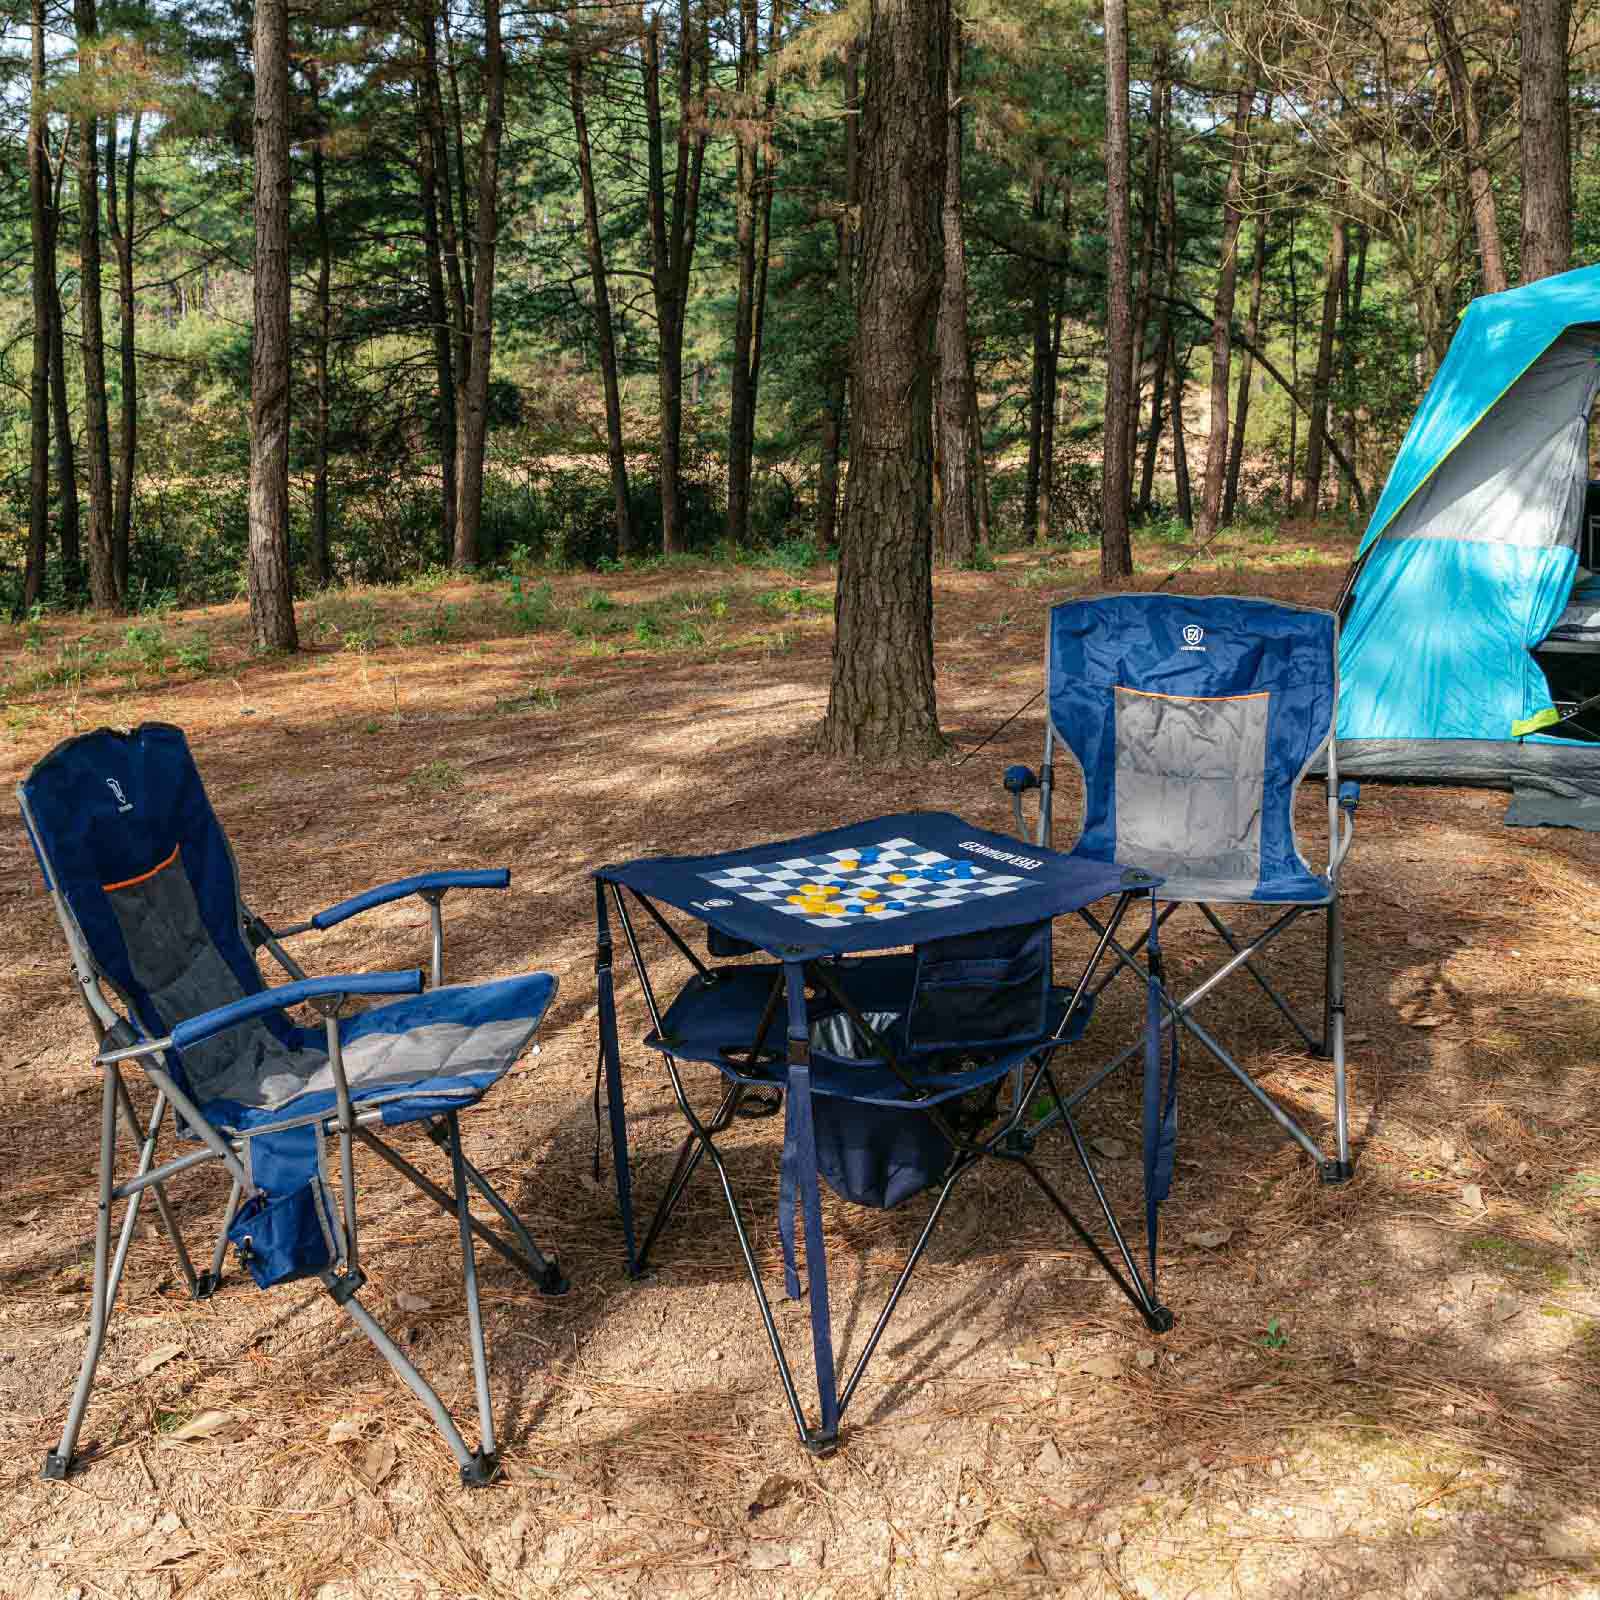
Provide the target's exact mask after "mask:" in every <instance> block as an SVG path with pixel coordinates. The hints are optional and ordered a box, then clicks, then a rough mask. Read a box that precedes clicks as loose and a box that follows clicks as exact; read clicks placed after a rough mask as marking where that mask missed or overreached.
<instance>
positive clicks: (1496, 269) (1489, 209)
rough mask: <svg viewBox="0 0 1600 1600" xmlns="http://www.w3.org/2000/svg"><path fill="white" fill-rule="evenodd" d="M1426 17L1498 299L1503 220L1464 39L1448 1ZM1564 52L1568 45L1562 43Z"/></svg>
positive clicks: (1481, 265) (1482, 269)
mask: <svg viewBox="0 0 1600 1600" xmlns="http://www.w3.org/2000/svg"><path fill="white" fill-rule="evenodd" d="M1428 14H1429V16H1430V17H1431V18H1432V21H1433V31H1434V35H1435V37H1436V38H1437V39H1438V41H1439V54H1440V55H1441V56H1442V57H1443V58H1444V70H1445V72H1446V74H1447V75H1448V77H1449V79H1450V98H1451V99H1452V100H1453V101H1454V102H1455V107H1456V116H1457V118H1458V119H1459V121H1460V126H1461V165H1462V168H1463V170H1464V173H1465V176H1466V183H1467V204H1468V208H1469V210H1470V211H1471V213H1472V231H1473V234H1474V236H1475V237H1476V239H1477V242H1478V271H1479V273H1480V275H1481V277H1482V279H1483V292H1484V293H1485V294H1499V293H1500V291H1501V290H1502V289H1505V288H1507V287H1509V284H1510V280H1509V279H1508V278H1507V277H1506V259H1505V252H1504V251H1503V250H1502V249H1501V246H1500V218H1499V215H1498V214H1497V212H1496V211H1495V204H1494V183H1493V180H1492V179H1491V177H1490V175H1489V163H1488V161H1487V160H1486V159H1485V157H1484V151H1483V129H1482V126H1481V124H1480V122H1479V118H1478V100H1477V95H1476V93H1475V92H1474V89H1473V85H1472V79H1471V77H1470V76H1469V75H1468V72H1467V62H1466V57H1465V55H1464V54H1463V52H1462V49H1461V40H1460V39H1459V38H1458V37H1457V35H1456V30H1455V23H1454V22H1453V21H1452V20H1451V16H1450V3H1449V0H1429V4H1428ZM1563 48H1565V41H1563Z"/></svg>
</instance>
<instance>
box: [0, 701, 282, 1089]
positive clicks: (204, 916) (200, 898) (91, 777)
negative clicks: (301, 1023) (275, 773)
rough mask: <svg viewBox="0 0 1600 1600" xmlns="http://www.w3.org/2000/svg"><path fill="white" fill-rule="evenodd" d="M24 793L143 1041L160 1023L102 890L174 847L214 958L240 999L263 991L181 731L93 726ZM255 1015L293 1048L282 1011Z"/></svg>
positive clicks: (216, 830)
mask: <svg viewBox="0 0 1600 1600" xmlns="http://www.w3.org/2000/svg"><path fill="white" fill-rule="evenodd" d="M22 791H23V794H24V795H25V797H26V799H27V802H28V807H29V809H30V811H31V812H32V814H33V819H34V824H35V826H36V827H37V828H38V831H39V839H38V841H37V842H38V845H39V847H40V848H41V849H42V850H43V852H44V854H45V856H46V857H47V858H48V860H49V861H50V863H51V867H52V869H53V871H54V875H55V879H56V883H57V886H58V887H59V889H60V891H61V893H62V894H63V896H64V897H65V898H66V901H67V904H68V906H69V907H70V908H71V910H72V914H73V917H74V918H75V919H76V921H77V924H78V926H79V928H80V929H81V930H82V932H83V936H84V938H85V939H86V940H87V941H88V945H89V950H90V953H91V954H92V955H93V957H94V960H95V963H96V965H97V966H98V967H99V968H100V970H101V971H102V972H103V973H105V975H106V977H107V978H109V979H110V980H111V982H112V983H113V984H115V985H116V987H117V988H118V990H119V991H120V992H121V993H122V994H123V995H124V996H126V998H127V1000H128V1003H129V1005H130V1006H131V1007H132V1010H133V1014H134V1019H135V1020H136V1021H137V1022H138V1023H139V1025H140V1027H142V1028H143V1029H144V1030H145V1032H146V1034H147V1035H148V1036H149V1037H150V1038H152V1039H156V1038H160V1037H161V1036H162V1035H163V1034H165V1033H166V1032H167V1023H166V1020H165V1019H163V1018H162V1017H161V1016H160V1015H159V1014H158V1013H157V1011H156V1009H155V1007H154V1005H153V1004H152V1002H151V999H150V996H149V994H148V993H147V992H146V990H145V989H144V987H143V985H142V984H140V983H139V981H138V980H137V979H136V978H135V977H134V974H133V969H132V966H131V964H130V962H129V959H128V949H127V946H126V944H125V943H124V941H123V937H122V931H121V929H120V927H119V926H118V924H117V918H116V913H115V911H113V909H112V907H111V903H110V901H109V899H108V898H107V895H106V890H105V887H104V886H105V885H107V884H118V883H125V882H127V881H129V880H130V879H134V878H139V877H142V876H143V875H145V874H146V873H148V872H150V871H152V870H153V869H154V868H157V867H159V866H160V865H161V863H163V862H164V861H166V860H167V859H168V857H170V856H171V854H172V852H173V850H174V849H175V848H176V849H177V851H178V853H179V854H178V860H179V862H180V863H181V865H182V868H183V870H184V872H185V873H186V874H187V876H188V879H189V882H190V885H191V887H192V888H193V890H194V896H195V900H196V903H197V904H198V906H199V909H200V916H201V920H202V922H203V923H204V924H205V927H206V931H207V932H208V933H209V934H210V936H211V939H212V942H213V943H214V944H215V946H216V948H217V951H218V953H219V954H220V955H221V956H222V958H223V960H224V961H225V962H226V963H227V965H228V967H229V968H230V969H231V970H232V972H233V975H234V976H235V977H236V978H237V979H238V980H239V983H240V985H241V987H242V988H243V989H244V991H245V993H246V994H254V993H257V992H258V991H259V990H260V989H262V988H263V984H262V981H261V973H260V971H259V969H258V968H257V966H256V963H255V958H254V956H253V955H252V954H251V952H250V949H249V946H248V945H247V944H246V942H245V939H244V934H243V932H242V930H241V928H240V919H239V883H238V877H237V875H236V873H235V871H234V865H233V857H232V855H231V854H230V852H229V850H228V843H227V839H226V838H225V836H224V835H223V832H222V828H221V826H220V825H219V824H218V822H217V818H216V814H215V813H214V812H213V811H212V809H211V802H210V801H209V800H208V799H207V798H206V791H205V786H204V785H203V784H202V783H201V781H200V774H199V773H198V772H197V771H196V770H195V764H194V758H193V757H192V756H191V755H190V754H189V746H188V743H187V742H186V741H185V739H184V737H183V734H182V732H181V731H180V730H179V729H177V728H174V727H172V726H170V725H169V724H167V723H161V722H147V723H144V724H142V725H141V726H140V727H138V728H135V729H134V730H133V731H132V732H131V733H120V732H118V731H117V730H115V729H112V728H101V729H98V730H97V731H96V732H94V733H86V734H81V735H79V736H78V737H77V738H74V739H69V740H67V741H66V742H65V743H63V744H59V745H57V746H56V748H55V749H54V750H52V751H51V752H50V753H49V754H48V755H47V756H45V757H44V759H43V760H42V761H40V762H39V764H38V765H37V766H36V767H35V768H34V769H33V771H32V772H31V773H29V774H28V777H27V778H26V779H25V780H24V782H23V784H22ZM46 881H47V882H48V881H49V879H48V875H47V878H46ZM262 1022H263V1025H264V1026H265V1027H267V1028H269V1029H271V1030H272V1032H273V1033H275V1034H277V1035H278V1037H279V1038H280V1039H282V1040H283V1041H284V1043H286V1044H292V1043H293V1041H294V1035H295V1030H294V1028H293V1026H292V1024H290V1023H289V1022H288V1021H286V1020H285V1019H284V1018H283V1017H282V1016H279V1015H277V1014H271V1013H269V1014H268V1015H266V1016H265V1017H263V1018H262ZM173 1065H174V1066H175V1067H176V1068H177V1069H178V1076H179V1081H180V1082H185V1080H184V1079H183V1076H182V1071H181V1063H179V1062H177V1060H176V1058H173ZM185 1086H186V1087H187V1084H186V1083H185Z"/></svg>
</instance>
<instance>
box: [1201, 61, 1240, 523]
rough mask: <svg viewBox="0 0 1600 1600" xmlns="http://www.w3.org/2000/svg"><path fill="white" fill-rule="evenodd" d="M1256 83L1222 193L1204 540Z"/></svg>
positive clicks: (1221, 483)
mask: <svg viewBox="0 0 1600 1600" xmlns="http://www.w3.org/2000/svg"><path fill="white" fill-rule="evenodd" d="M1254 98H1255V83H1254V81H1251V82H1248V83H1246V84H1244V85H1242V86H1241V88H1240V90H1239V95H1238V99H1237V100H1236V101H1235V102H1234V108H1233V156H1232V159H1231V160H1230V161H1229V163H1228V182H1227V186H1226V188H1225V189H1224V190H1223V194H1222V259H1221V262H1220V263H1219V265H1218V268H1217V293H1216V298H1215V300H1214V301H1213V302H1212V313H1211V421H1210V428H1209V430H1208V433H1207V438H1206V475H1205V483H1204V486H1203V488H1202V490H1201V494H1200V515H1199V518H1198V519H1197V521H1196V523H1195V538H1196V539H1199V540H1202V541H1203V540H1206V539H1209V538H1210V537H1211V535H1212V534H1213V533H1215V532H1216V530H1217V528H1218V526H1219V525H1220V523H1221V520H1222V498H1223V493H1224V488H1225V485H1226V481H1227V475H1228V378H1229V369H1230V366H1231V363H1232V360H1233V338H1232V333H1233V301H1234V293H1235V287H1236V284H1237V281H1238V272H1239V224H1240V219H1241V217H1242V215H1243V213H1242V211H1241V209H1240V204H1239V195H1240V191H1241V190H1242V189H1243V187H1244V163H1245V154H1246V151H1247V149H1248V140H1249V137H1250V106H1251V102H1252V101H1253V100H1254Z"/></svg>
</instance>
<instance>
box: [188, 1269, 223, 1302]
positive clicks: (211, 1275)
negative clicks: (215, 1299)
mask: <svg viewBox="0 0 1600 1600" xmlns="http://www.w3.org/2000/svg"><path fill="white" fill-rule="evenodd" d="M221 1287H222V1274H221V1273H220V1272H202V1273H201V1274H200V1276H199V1277H198V1278H196V1279H195V1280H194V1297H195V1299H196V1300H209V1299H210V1298H211V1297H212V1295H214V1294H215V1293H216V1292H217V1290H218V1289H220V1288H221Z"/></svg>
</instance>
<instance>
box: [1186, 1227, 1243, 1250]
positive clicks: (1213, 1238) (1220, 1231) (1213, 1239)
mask: <svg viewBox="0 0 1600 1600" xmlns="http://www.w3.org/2000/svg"><path fill="white" fill-rule="evenodd" d="M1232 1237H1233V1229H1232V1228H1215V1229H1212V1230H1211V1231H1210V1232H1208V1233H1186V1234H1184V1236H1183V1242H1184V1243H1185V1244H1193V1245H1198V1246H1199V1247H1200V1248H1201V1249H1202V1250H1220V1249H1221V1248H1222V1246H1223V1245H1225V1244H1226V1243H1227V1242H1228V1241H1229V1240H1230V1239H1231V1238H1232Z"/></svg>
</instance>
